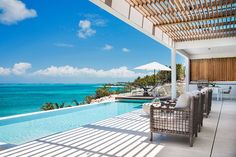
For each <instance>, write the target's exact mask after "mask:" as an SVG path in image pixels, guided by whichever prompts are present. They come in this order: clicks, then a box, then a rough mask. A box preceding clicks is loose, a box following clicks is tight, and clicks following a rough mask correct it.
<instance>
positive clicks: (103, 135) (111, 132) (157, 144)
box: [0, 101, 236, 157]
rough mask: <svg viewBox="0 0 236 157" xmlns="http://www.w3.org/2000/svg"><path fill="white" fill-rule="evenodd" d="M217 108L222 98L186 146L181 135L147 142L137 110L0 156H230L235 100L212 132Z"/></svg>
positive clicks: (145, 122)
mask: <svg viewBox="0 0 236 157" xmlns="http://www.w3.org/2000/svg"><path fill="white" fill-rule="evenodd" d="M220 109H221V102H216V101H214V102H213V107H212V112H211V113H210V116H209V118H205V119H204V127H203V129H202V132H200V133H199V135H198V137H197V138H196V139H195V142H194V146H193V147H189V145H188V138H186V137H181V136H164V135H156V136H155V138H154V142H150V141H149V139H148V135H149V134H148V133H149V119H148V118H147V116H146V115H145V114H144V113H143V112H142V111H141V110H138V111H134V112H131V113H127V114H124V115H121V116H118V117H114V118H110V119H106V120H103V121H100V122H97V123H95V124H89V125H86V126H83V127H80V128H77V129H74V130H71V131H68V132H63V133H59V134H55V135H52V136H48V137H45V138H41V139H38V140H35V141H32V142H29V143H26V144H23V145H20V146H17V147H14V148H11V149H7V150H4V151H0V156H1V157H4V156H14V157H16V156H29V157H33V156H37V157H38V156H66V157H72V156H93V157H95V156H110V157H116V156H128V157H131V156H140V157H143V156H158V157H172V156H174V157H185V156H186V157H190V156H191V157H194V156H196V157H209V156H210V154H211V151H212V156H214V157H215V156H217V157H218V156H219V157H224V156H225V157H231V156H232V157H233V156H236V152H235V148H234V147H235V145H236V135H235V134H236V125H235V124H234V121H235V119H236V102H232V101H231V102H229V101H226V102H225V103H224V104H223V107H222V113H221V116H220V121H219V124H218V129H217V133H216V136H215V130H216V128H217V122H218V117H219V115H220ZM214 137H216V138H215V140H214ZM213 143H214V145H213ZM212 145H213V149H212Z"/></svg>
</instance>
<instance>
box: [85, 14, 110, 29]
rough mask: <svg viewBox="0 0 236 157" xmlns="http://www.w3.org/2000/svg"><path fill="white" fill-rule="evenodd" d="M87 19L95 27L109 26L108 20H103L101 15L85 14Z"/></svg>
mask: <svg viewBox="0 0 236 157" xmlns="http://www.w3.org/2000/svg"><path fill="white" fill-rule="evenodd" d="M82 16H83V17H84V18H85V19H87V20H89V21H91V22H92V24H93V25H94V26H97V27H105V26H107V20H106V19H103V18H102V17H101V16H100V15H99V14H83V15H82Z"/></svg>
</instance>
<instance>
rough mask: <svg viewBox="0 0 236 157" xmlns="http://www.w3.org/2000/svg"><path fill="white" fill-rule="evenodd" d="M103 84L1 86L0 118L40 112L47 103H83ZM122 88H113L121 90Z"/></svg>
mask: <svg viewBox="0 0 236 157" xmlns="http://www.w3.org/2000/svg"><path fill="white" fill-rule="evenodd" d="M101 86H102V84H0V117H5V116H11V115H16V114H23V113H29V112H36V111H40V108H41V106H42V104H44V103H46V102H54V103H55V102H57V103H62V102H66V103H67V105H73V104H71V102H72V100H77V101H78V102H81V101H83V100H84V98H85V97H86V96H88V95H93V94H94V93H95V91H96V89H97V88H98V87H101ZM119 89H121V87H113V88H112V90H119Z"/></svg>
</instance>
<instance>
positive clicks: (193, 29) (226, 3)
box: [126, 0, 236, 41]
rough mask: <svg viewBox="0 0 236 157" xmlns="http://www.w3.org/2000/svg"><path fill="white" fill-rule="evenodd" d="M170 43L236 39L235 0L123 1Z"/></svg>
mask: <svg viewBox="0 0 236 157" xmlns="http://www.w3.org/2000/svg"><path fill="white" fill-rule="evenodd" d="M126 1H127V2H128V3H129V4H130V5H131V6H132V7H134V8H135V9H136V10H138V11H139V12H140V13H141V14H142V15H143V16H144V17H146V18H147V19H148V20H150V21H151V22H152V23H153V24H154V26H155V27H158V28H159V29H161V30H162V31H163V32H164V33H165V34H167V35H168V36H169V37H170V38H171V39H172V40H173V41H191V40H202V39H213V38H223V37H232V36H236V20H235V18H236V0H126Z"/></svg>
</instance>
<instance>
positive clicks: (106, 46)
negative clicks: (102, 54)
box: [102, 44, 113, 51]
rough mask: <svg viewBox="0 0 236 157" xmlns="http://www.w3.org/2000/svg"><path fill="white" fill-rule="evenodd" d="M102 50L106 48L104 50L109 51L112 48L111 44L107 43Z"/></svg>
mask: <svg viewBox="0 0 236 157" xmlns="http://www.w3.org/2000/svg"><path fill="white" fill-rule="evenodd" d="M102 49H103V50H106V51H110V50H112V49H113V46H112V45H109V44H106V45H105V46H104V47H103V48H102Z"/></svg>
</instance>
